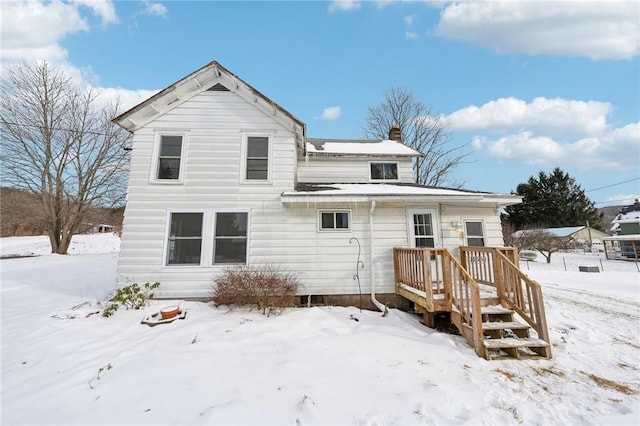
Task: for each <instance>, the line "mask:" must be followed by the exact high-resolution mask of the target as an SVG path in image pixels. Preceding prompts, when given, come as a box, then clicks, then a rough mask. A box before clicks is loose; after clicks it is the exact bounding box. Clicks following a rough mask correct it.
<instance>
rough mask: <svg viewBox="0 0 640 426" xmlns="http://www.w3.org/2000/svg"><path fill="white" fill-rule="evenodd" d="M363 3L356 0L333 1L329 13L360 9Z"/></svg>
mask: <svg viewBox="0 0 640 426" xmlns="http://www.w3.org/2000/svg"><path fill="white" fill-rule="evenodd" d="M361 5H362V2H360V1H355V0H333V1H332V2H331V4H329V12H336V11H348V10H356V9H360V6H361Z"/></svg>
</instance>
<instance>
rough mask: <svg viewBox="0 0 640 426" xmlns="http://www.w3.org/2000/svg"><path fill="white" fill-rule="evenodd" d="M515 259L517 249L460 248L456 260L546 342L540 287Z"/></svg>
mask: <svg viewBox="0 0 640 426" xmlns="http://www.w3.org/2000/svg"><path fill="white" fill-rule="evenodd" d="M517 259H518V254H517V249H514V248H511V247H460V260H461V263H462V265H463V266H464V267H466V268H467V271H469V274H470V275H471V276H472V277H474V279H476V280H477V281H478V282H480V283H482V284H488V285H491V286H494V287H496V289H497V292H498V298H499V299H500V303H501V304H502V305H503V306H504V307H506V308H510V309H513V310H514V311H515V312H516V313H518V315H520V317H522V319H523V320H524V321H526V322H527V323H528V324H529V325H530V326H531V327H532V328H533V329H534V330H535V331H536V333H537V334H538V338H539V339H542V340H544V341H545V342H547V343H550V340H549V330H548V327H547V318H546V315H545V311H544V301H543V298H542V288H541V287H540V284H538V283H537V282H536V281H534V280H532V279H531V278H529V277H528V276H527V275H526V274H524V273H523V272H522V271H521V270H520V267H519V266H517ZM547 350H549V349H547ZM549 351H550V350H549ZM547 356H548V357H550V356H551V354H550V352H549V353H548V354H547Z"/></svg>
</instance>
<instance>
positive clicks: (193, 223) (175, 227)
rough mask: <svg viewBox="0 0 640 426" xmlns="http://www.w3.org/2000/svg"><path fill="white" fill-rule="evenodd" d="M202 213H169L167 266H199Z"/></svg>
mask: <svg viewBox="0 0 640 426" xmlns="http://www.w3.org/2000/svg"><path fill="white" fill-rule="evenodd" d="M203 216H204V215H203V213H202V212H198V213H171V214H170V219H169V221H170V224H169V236H168V241H167V262H166V263H167V265H200V255H201V252H202V219H203Z"/></svg>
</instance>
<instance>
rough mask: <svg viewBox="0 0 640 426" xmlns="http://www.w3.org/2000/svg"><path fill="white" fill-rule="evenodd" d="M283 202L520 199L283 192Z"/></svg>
mask: <svg viewBox="0 0 640 426" xmlns="http://www.w3.org/2000/svg"><path fill="white" fill-rule="evenodd" d="M280 199H281V201H282V203H283V204H308V203H362V202H371V201H374V200H375V201H376V202H380V203H405V204H413V203H421V204H422V203H427V204H428V203H446V204H459V205H461V206H465V207H469V204H470V203H471V204H475V205H478V206H482V207H486V206H493V207H502V206H507V205H513V204H518V203H519V202H520V200H513V199H512V198H504V197H486V196H485V195H483V194H478V195H457V196H456V195H446V196H438V195H405V194H398V195H374V194H344V195H321V194H318V195H314V194H309V193H305V194H293V193H283V194H282V195H281V196H280Z"/></svg>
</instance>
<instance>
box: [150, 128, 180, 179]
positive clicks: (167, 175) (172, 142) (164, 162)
mask: <svg viewBox="0 0 640 426" xmlns="http://www.w3.org/2000/svg"><path fill="white" fill-rule="evenodd" d="M181 156H182V136H169V135H162V136H160V155H159V156H158V171H157V175H156V177H157V179H168V180H175V179H179V178H180V161H181Z"/></svg>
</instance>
